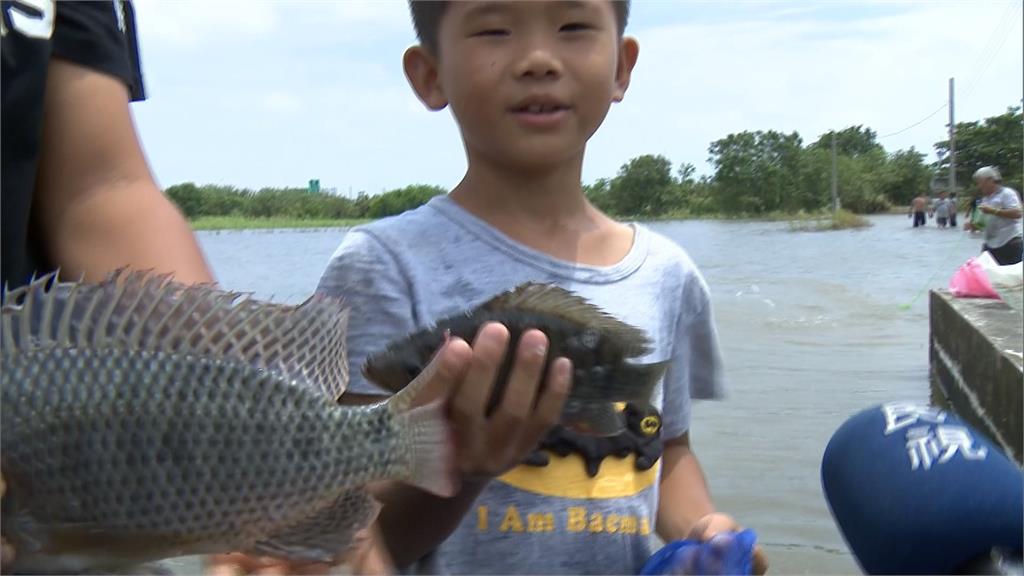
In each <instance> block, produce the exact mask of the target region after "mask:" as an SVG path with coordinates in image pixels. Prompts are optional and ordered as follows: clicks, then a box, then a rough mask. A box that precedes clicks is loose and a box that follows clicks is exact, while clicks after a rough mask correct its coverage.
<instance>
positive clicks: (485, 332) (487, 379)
mask: <svg viewBox="0 0 1024 576" xmlns="http://www.w3.org/2000/svg"><path fill="white" fill-rule="evenodd" d="M508 338H509V334H508V329H507V328H505V327H504V326H502V325H501V324H498V323H494V322H492V323H488V324H485V325H484V326H483V327H482V328H480V331H479V332H478V333H477V335H476V339H475V340H474V341H473V360H472V361H471V362H470V364H469V368H468V369H467V371H466V377H465V379H463V381H462V384H461V385H460V386H459V389H458V391H457V392H456V393H455V398H454V400H453V402H452V408H453V410H455V412H457V413H459V414H461V415H463V416H468V417H473V418H479V419H482V418H483V414H484V409H485V407H486V406H487V400H488V399H489V398H490V397H491V390H492V389H493V388H494V384H495V378H496V377H497V375H498V368H499V367H500V366H501V361H502V360H503V359H504V357H505V349H506V348H508Z"/></svg>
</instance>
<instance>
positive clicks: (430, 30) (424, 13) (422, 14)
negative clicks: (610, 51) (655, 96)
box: [409, 0, 630, 55]
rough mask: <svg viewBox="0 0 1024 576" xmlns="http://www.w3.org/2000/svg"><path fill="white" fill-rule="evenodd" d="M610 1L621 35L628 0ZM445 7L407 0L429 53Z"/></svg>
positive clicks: (442, 2)
mask: <svg viewBox="0 0 1024 576" xmlns="http://www.w3.org/2000/svg"><path fill="white" fill-rule="evenodd" d="M611 3H612V8H614V9H615V19H616V20H617V21H618V24H619V36H622V35H623V34H625V33H626V21H627V20H629V3H630V0H611ZM447 7H448V2H447V1H446V0H409V11H410V12H412V23H413V26H415V27H416V36H417V37H418V38H419V39H420V44H422V45H423V47H424V48H426V49H427V50H429V51H430V53H431V54H435V55H436V54H437V35H438V33H439V31H440V29H441V18H442V17H443V16H444V11H445V9H446V8H447Z"/></svg>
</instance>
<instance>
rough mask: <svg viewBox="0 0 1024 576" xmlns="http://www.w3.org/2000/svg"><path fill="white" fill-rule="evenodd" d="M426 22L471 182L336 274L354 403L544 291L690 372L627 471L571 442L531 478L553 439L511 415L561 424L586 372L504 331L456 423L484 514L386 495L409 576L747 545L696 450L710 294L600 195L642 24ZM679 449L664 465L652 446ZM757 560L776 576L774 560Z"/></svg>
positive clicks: (669, 377) (714, 356)
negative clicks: (722, 541)
mask: <svg viewBox="0 0 1024 576" xmlns="http://www.w3.org/2000/svg"><path fill="white" fill-rule="evenodd" d="M411 9H412V14H413V19H414V22H415V25H416V30H417V33H418V35H419V38H420V40H421V44H420V45H418V46H414V47H412V48H410V49H409V50H408V51H407V52H406V54H405V57H404V60H403V63H404V68H405V72H406V75H407V77H408V79H409V82H410V84H411V85H412V87H413V89H414V90H415V92H416V94H417V95H418V96H419V98H420V99H421V100H422V101H423V102H424V104H425V105H426V106H427V107H428V108H429V109H431V110H441V109H443V108H445V107H447V106H451V108H452V112H453V113H454V116H455V119H456V122H457V123H458V125H459V128H460V129H461V132H462V137H463V141H464V144H465V149H466V154H467V156H468V170H467V172H466V175H465V177H464V178H463V180H462V182H461V183H460V184H459V185H458V186H456V187H455V189H454V190H452V191H451V193H450V194H449V195H447V196H441V197H437V198H435V199H434V200H432V201H431V202H429V203H428V204H427V205H426V206H423V207H421V208H419V209H417V210H413V211H410V212H407V213H405V214H402V215H400V216H397V217H394V218H389V219H385V220H381V221H378V222H375V223H373V224H369V225H366V226H361V227H358V228H355V229H353V230H352V231H350V232H349V233H348V234H347V235H346V236H345V238H344V241H343V242H342V244H341V246H340V247H339V248H338V250H337V251H336V253H335V254H334V257H333V258H332V260H331V262H330V263H329V265H328V267H327V270H326V271H325V272H324V274H323V277H322V278H321V281H320V286H319V291H321V292H323V293H326V294H330V295H334V296H341V297H343V298H345V299H346V300H347V301H348V303H349V304H350V305H351V309H352V312H351V316H350V320H349V337H348V355H349V360H350V362H351V364H352V366H353V370H352V372H351V374H352V381H351V382H350V386H349V393H347V394H346V396H349V395H362V396H365V397H368V398H373V399H377V398H379V397H380V396H381V395H384V394H385V392H384V391H383V390H382V389H381V388H379V387H378V386H376V385H374V383H372V382H369V381H366V380H365V378H363V376H362V375H361V374H360V372H359V367H360V366H361V365H362V364H363V362H364V361H365V360H366V358H367V357H368V356H370V355H372V354H373V353H375V352H377V351H379V350H381V349H382V348H384V347H385V346H386V345H387V344H388V343H390V342H392V341H393V340H396V339H399V338H402V337H403V336H405V335H406V334H408V333H409V332H412V331H415V330H418V329H420V328H423V327H427V326H430V325H431V324H433V323H434V322H435V321H437V320H439V319H441V318H443V317H446V316H448V315H451V314H453V313H457V312H460V311H463V310H467V309H470V308H472V307H474V306H476V305H478V304H480V303H482V302H483V301H485V300H487V299H489V298H491V297H492V296H494V295H496V294H498V293H500V292H503V291H505V290H509V289H511V288H514V287H515V286H517V285H519V284H521V283H523V282H527V281H538V282H547V283H552V284H557V285H559V286H562V287H564V288H566V289H569V290H572V291H574V292H576V293H578V294H580V295H581V296H583V297H584V298H587V299H588V300H590V301H591V302H593V303H594V304H596V305H598V306H600V307H601V308H603V309H604V310H606V311H607V312H609V313H611V314H613V315H615V316H616V317H618V318H619V319H621V320H623V321H625V322H627V323H630V324H632V325H634V326H637V327H639V328H642V329H644V330H645V331H646V332H647V334H648V335H649V336H650V338H651V340H652V341H653V343H654V344H653V349H654V351H653V352H651V353H650V354H649V356H648V357H645V358H643V359H640V361H643V362H652V361H662V360H670V361H671V366H670V368H669V370H668V371H667V373H666V375H665V377H664V382H663V384H661V385H659V386H658V388H657V390H656V392H655V396H654V398H652V403H653V404H654V406H655V407H656V408H658V409H659V410H660V411H661V417H660V418H659V417H658V414H656V413H655V414H653V415H648V416H646V417H644V418H643V420H642V421H641V425H640V426H639V427H638V430H639V431H637V430H636V429H632V433H633V435H634V437H632V438H626V439H625V442H626V444H625V445H626V446H627V447H629V448H630V450H629V452H630V453H629V454H628V455H627V456H626V457H625V458H620V457H618V456H617V455H614V454H612V452H613V451H612V450H611V449H610V448H608V444H611V442H608V443H606V444H602V440H600V439H598V440H594V439H587V438H580V437H574V436H573V435H572V434H571V433H570V432H569V431H566V430H562V429H556V430H555V432H554V433H553V434H551V435H550V436H549V437H548V438H547V440H546V442H545V443H544V444H541V445H540V448H544V447H547V446H551V447H554V446H555V445H558V447H559V448H561V449H553V450H550V451H548V450H543V451H538V452H534V453H532V454H530V457H529V461H530V464H529V465H526V464H520V462H523V460H524V457H525V456H527V453H528V452H530V451H531V450H532V449H533V448H535V447H537V440H539V438H540V437H539V435H537V434H536V431H537V430H539V429H541V428H540V427H541V426H543V425H544V423H545V422H546V420H545V419H544V416H543V415H537V414H533V415H531V414H530V413H528V411H525V410H522V409H520V410H519V411H518V415H516V414H514V413H513V412H514V411H508V410H505V408H507V407H508V406H510V405H517V404H525V406H531V405H533V404H535V401H534V399H533V395H534V394H539V395H540V397H541V399H540V400H539V401H538V402H536V403H537V404H538V407H540V405H541V404H544V405H546V406H547V407H548V410H550V409H551V408H552V407H554V406H560V405H561V402H563V401H564V396H560V397H558V398H557V399H556V400H551V399H548V400H545V399H544V394H545V392H543V391H544V390H547V389H548V388H550V387H551V386H552V384H555V385H556V389H561V390H564V389H565V388H567V387H568V381H565V382H562V381H561V380H560V378H566V379H567V377H568V376H567V374H568V369H569V366H568V363H567V362H564V361H562V360H560V361H559V362H556V363H555V365H554V366H553V368H552V371H551V372H550V373H549V374H548V376H547V377H546V379H543V378H541V376H542V375H541V373H540V368H539V366H537V365H532V364H531V362H532V361H536V360H537V359H538V358H542V357H543V351H544V346H545V344H546V340H545V338H544V336H543V334H542V333H541V332H539V331H528V332H527V333H525V334H524V335H523V336H522V338H521V339H520V341H519V342H518V343H509V342H508V331H507V330H506V329H505V328H504V327H503V326H501V325H499V324H489V325H487V326H485V327H483V328H482V329H481V330H480V332H479V334H478V335H477V337H476V339H475V340H474V342H473V347H472V349H471V353H472V355H473V358H474V362H473V363H471V364H470V367H469V369H468V370H467V371H466V372H465V377H464V378H463V379H462V380H461V384H460V385H458V388H457V391H456V392H455V393H454V395H453V397H452V399H451V401H450V402H451V405H452V414H453V419H454V420H455V423H456V432H457V435H458V436H457V444H458V446H459V451H460V467H461V469H462V470H463V472H464V474H465V478H464V479H463V486H464V488H463V490H462V492H461V493H460V494H459V495H457V496H456V497H454V498H452V499H449V500H444V499H438V498H434V497H432V496H429V495H427V494H423V493H419V492H418V491H416V490H414V489H412V488H408V487H393V488H392V489H390V490H387V491H384V492H382V493H379V494H377V495H378V497H379V499H380V500H381V501H382V504H383V508H382V511H381V517H380V521H379V522H378V525H379V528H380V532H381V534H382V535H383V541H384V543H385V545H386V547H387V549H388V551H389V552H390V554H391V556H392V558H393V560H394V562H395V564H396V565H397V566H399V567H402V568H406V567H410V566H411V565H413V564H414V563H416V564H418V565H417V566H414V567H413V569H414V570H415V571H416V572H418V573H451V574H463V573H472V574H488V573H493V574H511V573H523V574H558V573H562V574H592V573H613V574H636V573H638V571H639V570H640V568H641V567H642V566H643V564H644V563H645V561H646V560H647V559H648V558H649V557H650V555H651V554H652V553H653V552H654V551H655V547H656V544H655V543H654V542H653V541H652V540H653V539H652V533H654V532H655V531H657V533H658V535H660V536H661V537H662V538H663V539H665V540H675V539H681V538H686V537H694V538H701V539H708V538H710V537H711V536H712V535H714V534H716V533H718V532H721V531H724V530H736V529H738V526H737V525H736V523H735V522H734V521H733V520H732V519H731V518H729V517H728V516H726V515H724V514H717V513H715V511H714V507H713V505H712V503H711V499H710V497H709V495H708V490H707V487H706V485H705V481H704V477H703V474H702V472H701V469H700V466H699V464H698V462H697V459H696V457H695V456H694V455H693V453H692V452H691V451H690V447H689V421H690V398H691V396H693V397H699V398H712V397H717V396H718V395H719V394H720V392H721V383H720V377H721V362H720V356H719V349H718V343H717V338H716V334H715V327H714V323H713V320H712V314H711V307H710V300H709V297H708V291H707V286H706V284H705V283H704V280H703V278H702V277H701V276H700V274H699V273H698V271H697V269H696V267H695V266H694V264H693V263H692V262H691V261H690V259H689V258H688V257H687V255H686V254H685V252H684V251H683V250H682V249H681V248H679V247H678V246H676V245H675V244H674V243H672V242H671V241H669V240H667V239H665V238H663V237H661V236H659V235H657V234H655V233H653V232H651V231H650V230H648V229H647V228H645V227H643V226H640V225H638V224H629V225H627V224H621V223H618V222H616V221H614V220H612V219H610V218H609V217H607V216H605V215H604V214H602V213H601V212H600V211H598V210H597V209H596V208H594V207H593V206H592V205H590V204H589V203H588V202H587V200H586V198H585V196H584V194H583V190H582V187H581V185H580V174H581V168H582V163H583V153H584V149H585V147H586V143H587V141H588V140H589V138H590V137H591V136H592V135H593V134H594V132H595V131H596V130H597V128H598V126H600V124H601V122H602V121H603V120H604V117H605V115H606V114H607V112H608V109H609V107H610V105H611V103H612V102H613V101H619V100H621V99H622V97H623V96H624V94H625V92H626V88H627V87H628V86H629V80H630V74H631V72H632V69H633V66H634V64H635V63H636V60H637V54H638V50H639V48H638V45H637V42H636V41H635V40H634V39H632V38H627V37H624V36H623V31H624V28H625V25H626V19H627V13H628V3H626V2H613V1H611V0H601V1H589V2H476V1H460V2H412V3H411ZM513 344H514V345H515V346H516V354H517V356H516V358H517V365H516V366H517V368H518V372H519V376H517V375H516V374H517V372H516V371H515V370H514V371H513V375H512V377H511V379H510V383H509V387H508V389H507V390H506V392H505V394H504V397H503V400H502V408H499V410H498V411H497V412H496V413H495V414H493V415H490V416H486V417H485V416H483V414H484V412H485V403H486V400H487V398H488V396H489V393H490V386H492V385H493V379H494V375H495V374H496V371H495V366H496V365H497V364H499V363H500V360H501V358H502V356H503V355H504V354H506V353H511V349H510V350H509V351H506V346H511V345H513ZM456 345H458V346H460V347H463V348H460V349H461V350H462V352H463V353H465V354H467V355H468V354H470V350H469V349H468V347H467V346H466V343H464V342H455V343H454V344H450V345H449V347H446V348H445V350H444V352H453V350H450V348H451V347H453V346H456ZM477 360H479V362H477ZM531 366H532V367H531ZM542 381H543V382H542ZM538 389H539V390H540V391H538ZM548 415H550V412H548ZM467 422H470V423H473V422H475V424H471V425H467V424H466V423H467ZM659 429H660V433H661V440H663V443H658V442H656V441H652V440H656V434H657V433H658V431H659ZM524 430H526V432H524ZM644 435H648V436H651V438H643V437H642V436H644ZM481 438H483V440H481ZM602 446H604V447H603V448H602ZM620 446H621V444H620ZM641 446H642V447H643V448H642V449H640V447H641ZM661 446H663V449H659V448H660V447H661ZM524 447H525V448H526V450H524V449H523V448H524ZM652 447H653V448H652ZM632 448H637V449H636V450H633V449H632ZM566 449H567V450H566ZM566 451H568V452H569V453H568V454H567V455H565V456H560V455H559V454H562V453H565V452H566ZM652 451H653V453H652ZM755 560H756V562H755V570H756V571H757V572H758V573H763V572H764V570H765V564H764V559H763V556H762V555H761V554H760V551H758V552H757V555H756V559H755ZM291 571H292V572H294V571H296V570H294V569H292V570H291Z"/></svg>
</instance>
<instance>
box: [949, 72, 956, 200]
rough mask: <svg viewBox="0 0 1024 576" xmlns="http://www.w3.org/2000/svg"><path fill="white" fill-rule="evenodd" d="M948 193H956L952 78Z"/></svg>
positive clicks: (950, 85) (950, 87) (951, 85)
mask: <svg viewBox="0 0 1024 576" xmlns="http://www.w3.org/2000/svg"><path fill="white" fill-rule="evenodd" d="M949 193H950V194H956V124H955V123H954V122H953V79H952V78H950V79H949Z"/></svg>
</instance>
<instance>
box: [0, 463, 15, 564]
mask: <svg viewBox="0 0 1024 576" xmlns="http://www.w3.org/2000/svg"><path fill="white" fill-rule="evenodd" d="M6 491H7V485H6V484H5V483H4V477H3V475H2V474H0V498H2V497H3V495H4V493H5V492H6ZM12 562H14V546H11V545H10V544H9V543H8V542H7V540H4V538H3V537H2V536H0V572H6V571H7V568H8V567H10V565H11V563H12Z"/></svg>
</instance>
